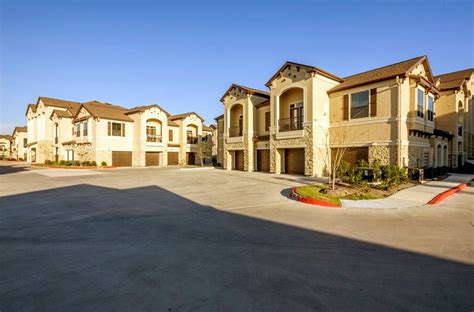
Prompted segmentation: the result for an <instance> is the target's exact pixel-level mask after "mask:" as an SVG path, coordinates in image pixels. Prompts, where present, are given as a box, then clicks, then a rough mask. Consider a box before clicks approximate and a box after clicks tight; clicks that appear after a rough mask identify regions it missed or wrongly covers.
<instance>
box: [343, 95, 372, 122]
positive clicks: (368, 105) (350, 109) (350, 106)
mask: <svg viewBox="0 0 474 312" xmlns="http://www.w3.org/2000/svg"><path fill="white" fill-rule="evenodd" d="M370 90H371V89H367V90H362V91H357V92H352V93H349V116H348V117H349V118H348V119H349V120H352V119H361V118H369V117H370ZM363 92H367V105H366V106H367V116H361V117H352V95H354V94H359V93H363ZM361 107H363V106H361Z"/></svg>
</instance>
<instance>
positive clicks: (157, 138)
mask: <svg viewBox="0 0 474 312" xmlns="http://www.w3.org/2000/svg"><path fill="white" fill-rule="evenodd" d="M146 141H147V142H161V135H154V134H147V135H146Z"/></svg>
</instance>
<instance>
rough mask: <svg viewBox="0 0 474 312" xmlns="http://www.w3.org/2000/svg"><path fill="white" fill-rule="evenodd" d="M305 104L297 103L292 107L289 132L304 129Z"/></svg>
mask: <svg viewBox="0 0 474 312" xmlns="http://www.w3.org/2000/svg"><path fill="white" fill-rule="evenodd" d="M303 109H304V107H303V102H300V103H295V104H291V105H290V129H289V130H302V129H303V119H304V111H303Z"/></svg>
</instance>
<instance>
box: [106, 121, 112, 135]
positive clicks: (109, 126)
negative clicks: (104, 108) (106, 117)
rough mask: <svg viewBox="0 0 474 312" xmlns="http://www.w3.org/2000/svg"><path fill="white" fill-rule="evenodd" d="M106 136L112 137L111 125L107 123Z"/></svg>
mask: <svg viewBox="0 0 474 312" xmlns="http://www.w3.org/2000/svg"><path fill="white" fill-rule="evenodd" d="M107 128H108V130H107V134H108V136H111V135H112V123H111V122H110V121H109V122H108V124H107Z"/></svg>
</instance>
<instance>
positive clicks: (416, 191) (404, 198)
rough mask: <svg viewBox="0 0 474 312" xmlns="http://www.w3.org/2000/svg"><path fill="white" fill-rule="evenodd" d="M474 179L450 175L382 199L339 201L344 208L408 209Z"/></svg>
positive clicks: (466, 175)
mask: <svg viewBox="0 0 474 312" xmlns="http://www.w3.org/2000/svg"><path fill="white" fill-rule="evenodd" d="M473 178H474V176H473V175H469V174H451V175H450V176H449V177H448V178H446V179H444V180H443V181H433V182H428V183H425V184H422V185H417V186H414V187H410V188H407V189H404V190H401V191H399V192H397V193H395V194H393V195H390V196H388V197H387V198H383V199H371V200H346V199H343V200H341V203H342V207H344V208H372V209H373V208H375V209H395V208H409V207H418V206H423V205H426V203H428V202H429V201H430V200H431V199H432V198H433V197H435V196H436V195H438V194H440V193H442V192H444V191H446V190H448V189H450V188H452V187H455V186H457V185H459V184H461V183H467V182H469V181H471V180H472V179H473Z"/></svg>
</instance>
